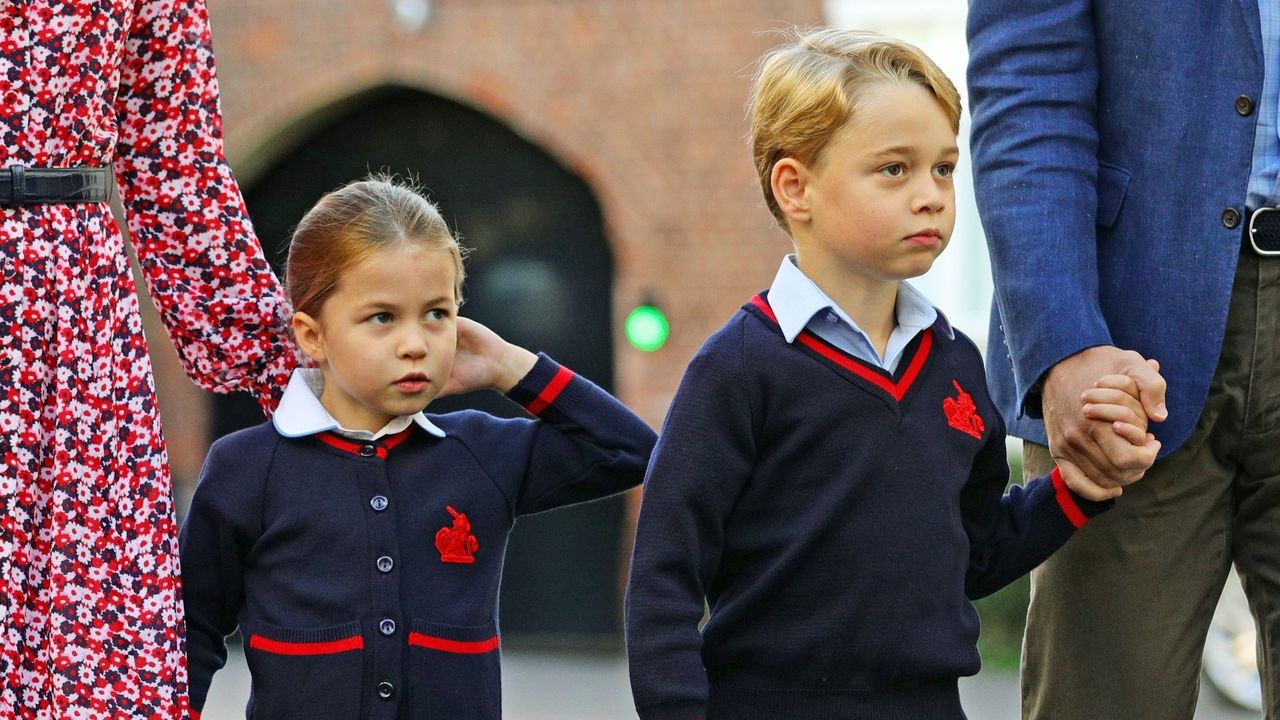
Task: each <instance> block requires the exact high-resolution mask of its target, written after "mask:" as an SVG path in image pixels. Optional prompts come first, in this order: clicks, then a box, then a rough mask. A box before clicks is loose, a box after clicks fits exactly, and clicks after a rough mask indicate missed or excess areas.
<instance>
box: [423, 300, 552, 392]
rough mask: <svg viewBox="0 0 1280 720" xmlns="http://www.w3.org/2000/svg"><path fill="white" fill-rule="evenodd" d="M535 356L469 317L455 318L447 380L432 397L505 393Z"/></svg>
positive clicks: (535, 358)
mask: <svg viewBox="0 0 1280 720" xmlns="http://www.w3.org/2000/svg"><path fill="white" fill-rule="evenodd" d="M537 361H538V357H537V356H536V355H534V354H533V353H531V352H529V351H528V350H525V349H524V348H522V347H519V346H517V345H512V344H511V343H509V342H507V341H506V340H503V339H502V338H501V337H499V336H498V334H497V333H495V332H494V331H492V330H490V329H489V328H487V327H485V326H484V325H481V324H480V323H478V322H476V321H475V320H471V319H469V318H464V317H459V318H458V350H457V353H456V354H455V355H454V357H453V370H452V371H451V372H450V373H449V381H448V382H446V383H445V385H444V387H443V388H441V390H440V394H438V395H436V397H444V396H446V395H457V394H459V393H465V392H471V391H472V390H497V391H498V392H503V393H505V392H507V391H508V390H510V389H511V388H513V387H515V386H516V383H518V382H520V379H521V378H523V377H524V376H525V375H528V374H529V371H530V370H532V369H533V366H534V363H536V362H537Z"/></svg>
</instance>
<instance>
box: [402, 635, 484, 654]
mask: <svg viewBox="0 0 1280 720" xmlns="http://www.w3.org/2000/svg"><path fill="white" fill-rule="evenodd" d="M409 644H410V645H416V646H417V647H424V648H428V649H430V650H441V651H443V652H448V653H459V654H462V655H477V654H479V653H487V652H493V651H494V650H497V649H498V648H499V647H500V646H501V645H502V641H501V640H500V639H499V638H498V636H497V635H494V636H493V637H491V638H489V639H488V640H480V641H477V642H463V641H461V640H446V639H444V638H438V637H433V636H431V635H423V634H422V633H417V632H411V633H409Z"/></svg>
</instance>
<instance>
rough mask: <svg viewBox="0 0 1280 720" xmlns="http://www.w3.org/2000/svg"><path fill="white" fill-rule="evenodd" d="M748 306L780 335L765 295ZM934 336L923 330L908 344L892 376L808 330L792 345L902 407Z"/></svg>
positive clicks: (921, 367) (931, 329) (931, 345)
mask: <svg viewBox="0 0 1280 720" xmlns="http://www.w3.org/2000/svg"><path fill="white" fill-rule="evenodd" d="M749 305H751V306H754V308H755V309H756V310H758V311H759V312H760V314H761V315H763V316H764V317H765V318H767V319H768V320H769V321H770V322H771V323H772V325H773V327H774V329H776V330H777V331H778V332H779V333H781V332H782V330H781V328H780V327H778V318H777V316H776V315H775V314H774V312H773V308H771V307H770V306H769V300H768V298H767V293H760V294H757V295H756V296H754V297H752V298H751V301H750V303H749ZM933 336H934V333H933V328H925V329H924V330H922V331H920V333H919V334H918V335H916V337H915V338H913V339H912V340H911V342H910V343H908V344H907V347H906V349H905V351H904V353H903V357H904V358H906V357H908V356H909V357H910V358H911V360H910V361H909V362H906V363H899V364H898V370H897V372H895V373H890V372H888V371H887V370H885V369H884V368H882V367H879V366H877V365H874V364H872V363H869V362H867V361H866V360H863V359H862V358H859V357H855V356H853V355H851V354H849V353H847V352H845V351H844V350H841V349H840V348H838V347H836V346H835V345H832V344H831V343H829V342H827V341H826V340H823V339H822V338H820V337H818V335H816V334H815V333H813V332H812V331H810V330H808V329H805V330H801V331H800V334H799V335H797V336H796V339H795V342H794V343H791V344H792V345H795V346H798V347H799V348H800V349H802V350H804V351H807V352H808V353H809V354H811V355H814V356H816V357H817V358H819V359H821V360H825V361H826V363H828V364H830V365H834V366H835V367H836V368H838V369H839V370H842V371H843V374H845V375H847V376H850V379H855V380H857V381H861V383H862V384H865V385H871V386H872V387H874V388H875V389H876V390H877V391H879V392H880V393H883V394H886V395H888V396H889V397H890V398H892V399H893V401H894V403H895V404H898V405H901V404H902V400H903V398H905V397H906V395H907V392H908V391H909V390H910V389H911V386H912V385H913V384H914V383H915V381H916V378H918V377H919V376H920V371H921V370H922V369H923V368H924V365H925V362H927V361H928V359H929V352H930V350H931V349H932V348H933ZM913 346H914V349H913Z"/></svg>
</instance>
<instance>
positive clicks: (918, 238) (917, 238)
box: [907, 229, 942, 247]
mask: <svg viewBox="0 0 1280 720" xmlns="http://www.w3.org/2000/svg"><path fill="white" fill-rule="evenodd" d="M907 242H909V243H911V244H913V245H919V246H920V247H934V246H935V245H937V244H938V243H940V242H942V234H941V233H939V232H938V231H937V230H932V229H930V230H921V231H920V232H918V233H916V234H915V235H911V236H909V237H907Z"/></svg>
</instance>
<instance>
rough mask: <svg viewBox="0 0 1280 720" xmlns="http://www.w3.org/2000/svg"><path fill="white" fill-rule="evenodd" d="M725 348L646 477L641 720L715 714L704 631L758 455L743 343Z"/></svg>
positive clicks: (693, 374)
mask: <svg viewBox="0 0 1280 720" xmlns="http://www.w3.org/2000/svg"><path fill="white" fill-rule="evenodd" d="M738 327H739V328H740V327H741V325H740V324H739V326H738ZM719 341H720V342H718V343H717V342H716V338H713V339H712V341H711V342H710V343H709V344H713V345H714V346H713V347H710V348H709V349H707V348H704V350H703V351H702V352H700V353H699V354H698V356H696V357H694V359H693V361H692V362H690V364H689V368H688V370H687V371H686V372H685V376H684V379H683V380H682V381H681V383H680V388H679V390H678V391H677V392H676V396H675V398H674V400H673V401H672V404H671V409H670V411H669V413H668V416H667V421H666V424H665V425H664V426H663V429H662V435H661V437H660V438H659V440H658V447H657V448H656V449H655V450H654V454H653V460H652V461H651V462H650V464H649V472H648V475H647V477H646V479H645V489H644V502H643V504H642V506H641V508H640V520H639V523H638V527H637V531H636V542H635V550H634V553H633V557H632V561H631V577H630V580H629V582H628V586H627V598H626V634H627V659H628V662H629V665H630V674H631V688H632V693H633V695H634V697H635V704H636V711H637V713H638V714H639V716H640V718H641V720H693V719H694V718H701V717H703V716H704V715H705V713H706V705H707V699H708V693H709V684H708V678H707V672H706V668H705V667H704V665H703V662H702V636H701V633H700V632H699V623H700V622H701V621H702V618H703V614H704V611H705V608H706V604H705V603H706V595H707V592H708V589H709V588H710V587H711V586H712V583H713V581H714V578H715V576H716V574H717V572H718V570H719V568H720V563H721V557H722V553H723V548H724V537H725V523H726V521H727V518H728V517H729V514H730V512H731V511H732V509H733V507H734V505H735V503H736V502H737V500H738V497H739V496H740V495H741V493H742V489H743V487H744V486H745V485H746V483H747V481H748V479H749V478H750V476H751V468H752V466H753V464H754V462H755V457H756V440H755V438H756V432H755V429H754V428H755V425H756V422H755V419H754V415H755V413H753V411H752V403H751V401H750V394H749V393H750V389H749V387H748V385H747V382H746V373H745V371H744V369H743V366H742V347H741V342H742V335H741V334H740V333H735V334H732V335H729V336H728V337H725V336H724V335H721V336H720V337H719ZM726 341H727V342H726Z"/></svg>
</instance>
